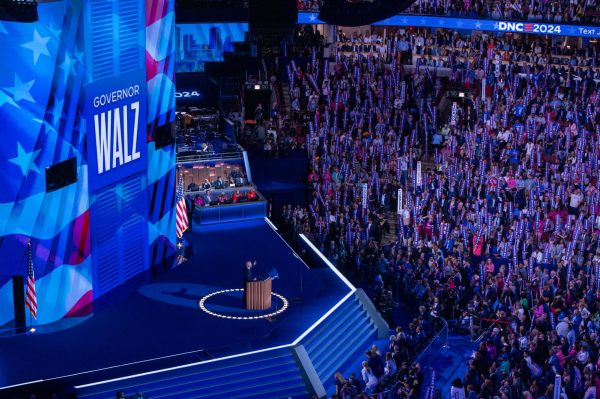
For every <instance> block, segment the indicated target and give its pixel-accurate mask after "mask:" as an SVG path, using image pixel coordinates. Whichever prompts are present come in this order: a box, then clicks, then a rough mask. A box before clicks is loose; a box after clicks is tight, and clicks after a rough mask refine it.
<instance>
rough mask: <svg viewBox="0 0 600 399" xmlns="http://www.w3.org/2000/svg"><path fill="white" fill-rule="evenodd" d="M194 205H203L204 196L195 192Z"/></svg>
mask: <svg viewBox="0 0 600 399" xmlns="http://www.w3.org/2000/svg"><path fill="white" fill-rule="evenodd" d="M194 205H196V206H204V205H206V203H205V202H204V198H202V196H201V195H199V194H197V195H196V196H195V197H194Z"/></svg>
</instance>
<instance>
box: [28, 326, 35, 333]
mask: <svg viewBox="0 0 600 399" xmlns="http://www.w3.org/2000/svg"><path fill="white" fill-rule="evenodd" d="M36 331H37V330H36V329H35V327H30V328H29V332H30V333H31V334H33V333H34V332H36Z"/></svg>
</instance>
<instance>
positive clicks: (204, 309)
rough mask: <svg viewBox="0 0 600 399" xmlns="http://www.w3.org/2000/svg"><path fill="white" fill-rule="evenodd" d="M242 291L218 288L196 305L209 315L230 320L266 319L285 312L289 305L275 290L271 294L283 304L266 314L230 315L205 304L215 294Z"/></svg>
mask: <svg viewBox="0 0 600 399" xmlns="http://www.w3.org/2000/svg"><path fill="white" fill-rule="evenodd" d="M240 291H241V292H243V291H244V289H243V288H231V289H228V290H220V291H215V292H211V293H210V294H208V295H206V296H204V297H203V298H202V299H200V301H199V302H198V306H200V309H202V311H203V312H204V313H208V314H209V315H211V316H215V317H220V318H222V319H231V320H257V319H266V318H267V317H273V316H277V315H278V314H281V313H283V312H285V310H286V309H287V308H288V306H289V302H288V300H287V299H286V298H285V297H284V296H283V295H279V294H277V293H275V292H271V295H273V296H274V297H276V298H279V299H280V300H281V302H282V303H283V306H281V308H280V309H277V310H276V311H275V312H271V313H267V314H262V315H258V316H230V315H226V314H223V313H216V312H213V311H212V310H208V309H207V308H206V306H205V303H206V301H207V300H208V299H209V298H211V297H213V296H216V295H221V294H226V293H228V292H240Z"/></svg>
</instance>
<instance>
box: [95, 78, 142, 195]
mask: <svg viewBox="0 0 600 399" xmlns="http://www.w3.org/2000/svg"><path fill="white" fill-rule="evenodd" d="M85 93H86V96H85V98H86V108H85V109H86V111H85V113H86V116H85V117H86V132H87V147H88V148H87V154H88V171H89V177H90V179H89V186H90V191H94V190H97V189H98V188H101V187H104V186H106V185H108V184H111V183H114V182H116V181H119V180H122V179H123V178H125V177H127V176H131V175H133V174H135V173H137V172H140V171H142V170H144V169H145V168H146V166H147V165H146V147H147V145H146V74H145V73H144V71H136V72H131V73H126V74H123V75H120V76H117V77H114V78H109V79H103V80H100V81H96V82H92V83H90V84H88V85H86V87H85Z"/></svg>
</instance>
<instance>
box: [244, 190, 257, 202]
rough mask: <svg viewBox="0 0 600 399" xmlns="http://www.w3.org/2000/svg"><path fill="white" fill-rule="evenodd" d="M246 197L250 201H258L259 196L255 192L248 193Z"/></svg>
mask: <svg viewBox="0 0 600 399" xmlns="http://www.w3.org/2000/svg"><path fill="white" fill-rule="evenodd" d="M246 196H247V197H248V201H256V200H257V199H258V196H257V195H256V191H254V190H250V191H248V194H247V195H246Z"/></svg>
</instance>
